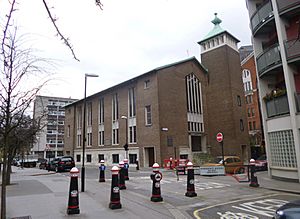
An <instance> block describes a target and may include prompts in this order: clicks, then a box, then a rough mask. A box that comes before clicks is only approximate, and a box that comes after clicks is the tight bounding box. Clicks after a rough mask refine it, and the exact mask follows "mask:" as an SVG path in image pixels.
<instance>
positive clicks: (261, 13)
mask: <svg viewBox="0 0 300 219" xmlns="http://www.w3.org/2000/svg"><path fill="white" fill-rule="evenodd" d="M271 17H273V8H272V4H271V1H267V2H266V3H265V4H264V5H262V6H261V7H259V8H258V9H257V11H256V12H255V13H254V15H253V16H252V17H251V21H250V22H251V28H252V33H255V31H256V30H257V29H258V28H259V27H260V26H261V25H262V24H263V23H264V22H265V21H267V20H268V19H270V18H271Z"/></svg>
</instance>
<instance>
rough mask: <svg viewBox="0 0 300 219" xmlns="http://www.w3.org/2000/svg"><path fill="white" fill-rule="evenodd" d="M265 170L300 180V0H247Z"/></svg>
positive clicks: (281, 176)
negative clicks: (262, 132)
mask: <svg viewBox="0 0 300 219" xmlns="http://www.w3.org/2000/svg"><path fill="white" fill-rule="evenodd" d="M246 2H247V8H248V11H249V17H250V27H251V30H252V36H253V46H254V57H255V61H256V66H257V80H258V87H259V90H260V104H261V109H262V110H261V111H262V121H263V127H264V133H265V141H266V150H267V157H268V162H269V174H270V176H271V177H273V178H283V179H286V180H294V181H297V182H299V180H300V133H299V128H300V115H299V111H300V108H299V100H300V99H299V92H300V74H299V73H300V41H299V36H300V34H299V25H300V23H299V20H300V13H299V12H300V0H289V1H287V0H247V1H246Z"/></svg>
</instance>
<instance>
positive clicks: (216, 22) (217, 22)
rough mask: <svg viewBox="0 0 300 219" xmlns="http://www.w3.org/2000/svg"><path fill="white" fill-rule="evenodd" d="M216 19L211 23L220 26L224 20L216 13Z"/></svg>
mask: <svg viewBox="0 0 300 219" xmlns="http://www.w3.org/2000/svg"><path fill="white" fill-rule="evenodd" d="M214 15H215V18H214V19H213V20H212V21H211V22H212V23H213V24H214V25H219V24H220V23H222V20H221V19H220V18H218V17H217V15H218V13H214Z"/></svg>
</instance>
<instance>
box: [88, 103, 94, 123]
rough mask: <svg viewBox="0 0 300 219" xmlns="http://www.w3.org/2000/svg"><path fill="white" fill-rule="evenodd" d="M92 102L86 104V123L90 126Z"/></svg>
mask: <svg viewBox="0 0 300 219" xmlns="http://www.w3.org/2000/svg"><path fill="white" fill-rule="evenodd" d="M92 121H93V118H92V103H88V105H87V125H88V126H92Z"/></svg>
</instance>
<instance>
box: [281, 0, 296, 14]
mask: <svg viewBox="0 0 300 219" xmlns="http://www.w3.org/2000/svg"><path fill="white" fill-rule="evenodd" d="M299 5H300V1H299V0H277V6H278V11H279V12H282V11H285V10H287V9H290V8H293V7H295V6H299Z"/></svg>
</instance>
